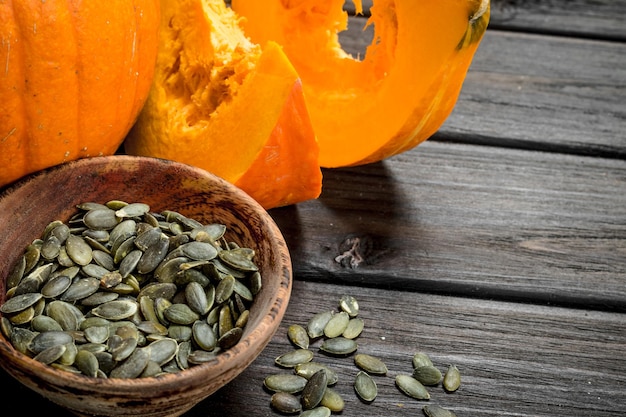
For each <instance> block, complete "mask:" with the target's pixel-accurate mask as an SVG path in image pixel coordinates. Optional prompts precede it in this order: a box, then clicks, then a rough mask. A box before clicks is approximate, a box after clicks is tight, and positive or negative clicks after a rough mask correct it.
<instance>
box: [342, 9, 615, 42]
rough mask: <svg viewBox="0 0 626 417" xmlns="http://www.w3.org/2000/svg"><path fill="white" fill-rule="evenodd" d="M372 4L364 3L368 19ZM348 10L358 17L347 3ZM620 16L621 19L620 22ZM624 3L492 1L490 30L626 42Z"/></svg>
mask: <svg viewBox="0 0 626 417" xmlns="http://www.w3.org/2000/svg"><path fill="white" fill-rule="evenodd" d="M371 6H372V0H365V1H363V8H364V15H365V16H367V15H368V14H369V8H370V7H371ZM344 9H345V10H347V11H348V12H350V13H352V14H354V10H355V9H354V6H353V4H352V3H351V2H350V1H346V4H345V7H344ZM616 16H620V17H621V18H618V19H616ZM625 16H626V1H624V0H491V21H490V26H491V27H493V28H498V29H506V30H511V31H523V32H535V33H551V34H558V35H565V36H572V37H588V38H594V39H612V40H620V41H624V40H626V25H624V19H623V18H624V17H625Z"/></svg>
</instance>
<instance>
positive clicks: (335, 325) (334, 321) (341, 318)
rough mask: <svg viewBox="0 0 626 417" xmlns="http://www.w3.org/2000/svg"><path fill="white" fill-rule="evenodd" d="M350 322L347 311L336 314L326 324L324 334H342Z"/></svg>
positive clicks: (328, 335) (333, 335)
mask: <svg viewBox="0 0 626 417" xmlns="http://www.w3.org/2000/svg"><path fill="white" fill-rule="evenodd" d="M349 322H350V316H349V315H348V313H346V312H345V311H341V312H339V313H337V314H334V315H333V316H332V317H331V318H330V320H328V323H326V326H324V335H325V336H326V337H331V338H332V337H337V336H341V335H342V334H343V332H344V331H345V330H346V329H347V328H348V323H349Z"/></svg>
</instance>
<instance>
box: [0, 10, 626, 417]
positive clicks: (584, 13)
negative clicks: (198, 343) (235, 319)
mask: <svg viewBox="0 0 626 417" xmlns="http://www.w3.org/2000/svg"><path fill="white" fill-rule="evenodd" d="M365 3H366V4H371V1H370V2H365ZM492 8H493V13H492V24H491V26H490V28H489V30H488V32H487V35H486V36H485V38H484V41H483V43H482V44H481V46H480V48H479V50H478V52H477V54H476V57H475V59H474V62H473V64H472V67H471V69H470V71H469V73H468V77H467V81H466V83H465V86H464V89H463V92H462V93H461V96H460V98H459V102H458V104H457V107H456V108H455V110H454V112H453V113H452V115H451V116H450V118H449V119H448V121H447V122H446V123H445V125H444V126H443V127H442V128H441V129H440V131H439V132H438V133H437V134H436V135H435V136H434V137H433V138H431V139H430V140H429V141H427V142H426V143H424V144H422V145H420V146H419V147H417V148H415V149H414V150H411V151H409V152H407V153H405V154H402V155H398V156H396V157H393V158H390V159H388V160H386V161H383V162H381V163H377V164H371V165H368V166H362V167H355V168H345V169H336V170H325V171H324V176H325V179H324V190H323V193H322V196H321V197H320V198H319V199H318V200H316V201H310V202H306V203H302V204H298V205H296V206H292V207H285V208H281V209H275V210H272V211H271V212H270V214H271V215H272V216H273V217H274V219H275V220H276V222H277V224H278V225H279V226H280V228H281V230H282V231H283V233H284V235H285V238H286V240H287V242H288V245H289V246H290V249H291V252H292V260H293V266H294V275H295V283H294V289H293V293H292V298H291V302H290V304H289V307H288V310H287V314H286V316H285V319H284V320H283V324H282V326H281V329H280V330H279V332H278V333H277V334H276V336H275V337H274V339H273V340H272V342H271V343H270V345H269V346H268V347H267V349H266V350H265V351H264V352H263V354H262V355H261V356H260V357H259V358H258V359H257V360H256V361H255V363H254V364H253V365H252V366H251V367H250V368H249V369H247V370H246V371H245V372H244V373H243V374H242V375H241V376H239V377H238V378H236V379H235V380H234V381H233V382H231V383H230V384H229V385H228V386H226V387H225V388H223V389H222V390H220V391H218V392H217V393H216V394H215V395H214V396H212V397H211V398H209V399H207V400H206V401H204V402H202V403H201V404H199V405H198V406H196V407H195V408H194V409H193V410H192V411H190V412H189V413H188V414H187V416H188V417H201V416H246V417H247V416H276V415H278V414H277V413H275V412H274V411H273V410H272V409H271V408H270V406H269V399H270V394H269V393H268V392H266V391H265V390H264V389H263V386H262V381H263V378H264V377H265V376H266V375H268V374H270V373H273V372H278V371H279V369H278V368H276V367H275V366H274V365H273V360H274V358H275V357H276V356H278V355H279V354H281V353H284V352H285V351H287V350H289V349H291V348H292V347H291V346H290V345H289V342H288V341H287V339H286V328H287V326H288V325H289V324H292V323H298V324H305V323H306V321H307V320H308V319H309V318H310V316H311V315H312V314H314V313H316V312H319V311H322V310H325V309H330V308H336V303H337V301H338V299H339V297H340V296H341V295H342V294H351V295H354V296H356V297H357V298H358V299H359V301H360V305H361V311H362V313H361V314H362V317H363V318H364V320H365V322H366V327H365V330H364V333H363V334H362V336H361V337H360V338H359V351H361V352H364V353H370V354H374V355H378V356H380V357H382V358H384V360H385V361H386V362H387V365H388V367H389V370H390V371H389V374H388V376H386V377H377V379H376V381H377V383H378V386H379V392H380V393H379V397H378V398H377V399H376V401H374V402H373V403H372V404H364V403H362V402H360V401H359V400H358V399H357V397H356V396H355V394H354V391H353V388H352V380H353V378H354V376H355V375H356V368H355V367H354V365H353V364H352V358H351V357H348V358H330V357H327V356H324V355H323V354H321V353H319V352H318V350H317V346H318V343H316V344H315V345H314V347H313V349H314V351H315V352H316V357H317V358H318V359H319V360H320V361H324V362H326V363H329V364H331V365H333V366H334V367H336V369H337V370H338V372H339V374H340V382H339V383H338V385H337V387H336V388H337V390H338V391H339V392H340V393H341V394H343V396H344V398H345V400H346V407H345V410H344V412H343V413H342V414H341V415H343V416H361V417H368V416H372V417H373V416H381V415H388V416H414V415H415V416H417V415H422V412H421V407H422V406H423V405H424V404H425V402H419V401H416V400H412V399H409V398H408V397H406V396H404V395H403V394H401V393H400V392H399V391H398V390H397V389H396V388H395V387H394V385H393V377H395V375H396V374H398V373H401V372H410V370H411V356H412V355H413V353H415V352H416V351H424V352H426V353H428V354H430V355H431V356H432V358H433V360H434V362H435V364H436V365H437V366H439V367H440V368H441V369H442V370H443V369H445V367H447V365H448V364H450V363H455V364H457V366H458V367H459V369H460V370H461V372H462V375H463V383H462V386H461V388H460V389H459V390H458V391H457V392H455V393H452V394H446V393H444V392H443V390H442V388H441V386H439V387H433V388H431V389H430V391H431V395H432V398H431V400H430V403H433V404H439V405H441V406H445V407H448V408H450V409H451V410H454V411H455V412H456V414H457V415H458V416H459V417H463V416H467V417H469V416H505V415H506V416H546V417H547V416H563V417H566V416H567V417H571V416H598V417H601V416H618V415H624V414H625V413H626V360H625V359H624V353H625V352H626V42H625V40H626V25H624V16H626V1H623V0H620V1H613V0H596V1H591V0H575V1H569V0H550V1H548V0H544V1H541V0H532V1H531V0H526V1H522V0H519V1H518V0H509V1H502V0H500V1H495V0H494V1H493V2H492ZM364 21H365V18H364V17H355V18H353V19H352V20H351V29H350V30H349V32H348V33H347V34H344V35H342V43H343V45H344V47H345V48H346V49H347V50H349V51H351V52H354V53H358V52H359V51H363V50H364V45H365V42H366V40H367V39H368V38H367V36H368V33H367V32H366V33H365V34H362V33H361V31H360V27H362V26H363V23H364ZM364 39H365V40H364ZM0 381H2V382H3V386H4V387H5V388H4V389H5V394H4V395H5V398H14V399H19V400H20V401H26V402H27V403H28V404H33V406H38V407H42V408H44V407H45V409H46V411H47V412H50V413H53V414H54V415H64V414H63V411H61V410H59V409H57V408H56V407H55V406H53V405H50V404H49V403H47V402H46V401H45V400H42V399H40V398H37V397H36V396H35V395H33V394H32V393H30V392H29V391H28V390H26V389H25V388H22V387H19V386H16V385H13V384H10V383H9V382H10V381H9V378H8V377H7V376H6V375H5V374H0ZM7 389H8V391H7Z"/></svg>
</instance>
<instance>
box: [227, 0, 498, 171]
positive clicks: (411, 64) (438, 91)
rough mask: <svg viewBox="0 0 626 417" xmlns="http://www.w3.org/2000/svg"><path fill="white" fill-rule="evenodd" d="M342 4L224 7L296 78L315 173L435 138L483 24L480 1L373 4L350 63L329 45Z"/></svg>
mask: <svg viewBox="0 0 626 417" xmlns="http://www.w3.org/2000/svg"><path fill="white" fill-rule="evenodd" d="M343 3H344V1H343V0H266V1H262V2H260V1H258V0H233V1H232V7H233V9H234V10H235V11H236V12H237V13H238V14H239V15H240V16H242V17H243V18H244V19H243V20H242V22H243V23H242V25H243V28H244V30H245V32H246V34H247V35H248V36H250V38H251V39H252V40H253V41H254V42H257V43H263V42H267V41H269V40H273V41H276V42H278V43H279V44H281V45H282V46H283V48H284V50H285V53H286V54H287V56H288V57H289V59H290V61H291V62H292V63H293V65H294V67H295V68H296V70H297V71H298V74H299V75H300V77H301V78H302V81H303V85H304V90H305V97H306V98H307V106H308V109H309V112H310V115H311V119H312V122H313V127H314V129H315V132H316V134H317V138H318V143H319V147H320V165H321V166H323V167H340V166H349V165H360V164H366V163H370V162H376V161H380V160H382V159H385V158H387V157H390V156H392V155H395V154H397V153H400V152H403V151H406V150H408V149H410V148H412V147H414V146H416V145H418V144H419V143H421V142H423V141H424V140H426V139H427V138H428V137H430V136H431V135H432V134H433V133H435V131H436V130H437V129H438V128H439V127H440V126H441V125H442V124H443V122H444V121H445V120H446V118H447V117H448V116H449V114H450V113H451V111H452V109H453V107H454V105H455V103H456V100H457V98H458V95H459V92H460V90H461V87H462V84H463V81H464V78H465V76H466V72H467V70H468V68H469V66H470V64H471V61H472V58H473V55H474V53H475V51H476V49H477V47H478V44H479V42H480V40H481V38H482V35H483V33H484V31H485V29H486V26H487V22H488V20H489V1H488V0H420V1H415V0H376V1H374V4H373V6H372V8H371V17H370V19H369V21H368V24H373V25H374V39H373V40H372V44H371V45H370V46H369V47H368V49H367V52H366V55H365V57H364V58H363V59H362V60H359V59H358V58H354V57H352V56H350V55H348V54H347V53H345V52H344V51H343V49H342V48H341V45H340V43H339V40H338V32H340V31H342V30H344V29H345V28H346V27H347V22H348V21H347V14H346V13H344V12H343V11H342V6H343ZM354 3H355V6H356V9H357V11H359V10H360V9H361V1H359V0H355V1H354Z"/></svg>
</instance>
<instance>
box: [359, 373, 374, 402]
mask: <svg viewBox="0 0 626 417" xmlns="http://www.w3.org/2000/svg"><path fill="white" fill-rule="evenodd" d="M354 390H355V391H356V393H357V395H358V396H359V398H361V399H362V400H363V401H365V402H368V403H370V402H372V401H374V400H375V399H376V396H377V395H378V387H377V386H376V382H375V381H374V379H373V378H372V377H371V376H369V374H368V373H367V372H364V371H359V373H358V374H357V375H356V379H355V381H354Z"/></svg>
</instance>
